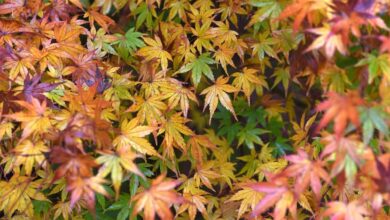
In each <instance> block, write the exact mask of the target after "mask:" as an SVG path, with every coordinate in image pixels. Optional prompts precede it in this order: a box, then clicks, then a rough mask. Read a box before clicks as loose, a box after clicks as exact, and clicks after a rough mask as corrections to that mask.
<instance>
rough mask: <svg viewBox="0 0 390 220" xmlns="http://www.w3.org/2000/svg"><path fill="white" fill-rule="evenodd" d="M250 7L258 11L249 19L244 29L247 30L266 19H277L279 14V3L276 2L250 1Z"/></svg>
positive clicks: (273, 0)
mask: <svg viewBox="0 0 390 220" xmlns="http://www.w3.org/2000/svg"><path fill="white" fill-rule="evenodd" d="M251 5H253V6H255V7H259V8H260V9H258V10H257V11H256V13H255V14H254V15H253V16H252V17H251V20H250V21H249V23H248V24H247V25H246V28H249V27H251V26H252V25H254V24H256V23H258V22H262V21H264V20H265V19H267V18H277V17H278V16H279V14H280V12H281V6H280V3H279V2H278V1H276V0H266V1H259V0H255V1H251Z"/></svg>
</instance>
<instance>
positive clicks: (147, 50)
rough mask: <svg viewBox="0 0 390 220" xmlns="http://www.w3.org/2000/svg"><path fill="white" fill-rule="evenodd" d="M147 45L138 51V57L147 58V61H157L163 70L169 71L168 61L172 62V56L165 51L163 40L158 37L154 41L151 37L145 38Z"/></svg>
mask: <svg viewBox="0 0 390 220" xmlns="http://www.w3.org/2000/svg"><path fill="white" fill-rule="evenodd" d="M144 41H145V43H146V44H147V45H148V46H146V47H142V48H141V49H139V50H138V52H137V55H139V56H142V57H145V58H146V61H150V60H153V59H157V60H158V61H159V62H160V63H161V67H162V69H163V70H167V69H168V60H171V61H172V56H171V54H170V53H169V52H167V51H166V50H164V48H163V44H162V42H161V39H160V38H159V37H158V36H155V37H154V40H153V39H152V38H149V37H144Z"/></svg>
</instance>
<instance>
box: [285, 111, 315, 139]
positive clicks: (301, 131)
mask: <svg viewBox="0 0 390 220" xmlns="http://www.w3.org/2000/svg"><path fill="white" fill-rule="evenodd" d="M316 117H317V115H313V116H312V117H310V118H309V119H308V120H307V121H306V123H305V113H304V114H303V115H302V117H301V121H300V123H299V124H298V123H297V122H294V121H292V122H291V123H292V126H293V129H294V132H295V134H294V135H293V136H291V137H290V139H291V140H292V141H294V145H296V146H299V145H304V144H305V143H306V142H307V140H308V134H309V132H310V128H311V127H312V125H313V123H314V122H315V119H316Z"/></svg>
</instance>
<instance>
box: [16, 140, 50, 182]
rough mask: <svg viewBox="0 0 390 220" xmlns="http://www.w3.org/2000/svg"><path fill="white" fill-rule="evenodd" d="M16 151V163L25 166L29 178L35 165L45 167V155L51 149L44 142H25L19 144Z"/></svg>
mask: <svg viewBox="0 0 390 220" xmlns="http://www.w3.org/2000/svg"><path fill="white" fill-rule="evenodd" d="M14 151H15V153H16V155H17V158H16V163H17V164H23V165H24V169H25V170H26V175H28V176H29V175H31V171H32V168H33V166H34V165H35V163H38V164H39V165H40V166H43V164H42V163H43V161H44V160H45V156H44V153H45V152H48V151H49V148H48V147H47V146H46V145H45V143H43V142H42V141H39V142H37V143H33V142H31V141H30V140H25V141H23V142H22V143H20V144H18V145H17V146H16V147H15V149H14Z"/></svg>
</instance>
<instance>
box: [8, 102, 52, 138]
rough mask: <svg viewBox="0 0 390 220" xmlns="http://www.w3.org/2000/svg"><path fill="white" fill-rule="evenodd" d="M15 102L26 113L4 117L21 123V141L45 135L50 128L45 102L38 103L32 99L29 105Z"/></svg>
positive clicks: (50, 123) (48, 113)
mask: <svg viewBox="0 0 390 220" xmlns="http://www.w3.org/2000/svg"><path fill="white" fill-rule="evenodd" d="M15 102H16V103H17V104H19V105H20V106H21V107H23V108H25V109H26V110H27V111H23V112H16V113H14V114H10V115H7V116H6V117H9V118H11V119H13V120H16V121H19V122H22V128H23V133H22V139H25V138H26V137H28V136H30V135H31V134H42V133H45V132H47V131H48V130H49V128H51V127H52V122H51V120H50V113H51V111H50V110H49V109H47V105H46V101H45V100H44V101H43V102H42V103H40V102H39V101H38V99H35V98H32V100H31V103H29V102H25V101H15Z"/></svg>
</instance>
